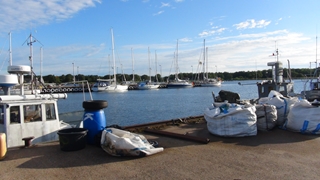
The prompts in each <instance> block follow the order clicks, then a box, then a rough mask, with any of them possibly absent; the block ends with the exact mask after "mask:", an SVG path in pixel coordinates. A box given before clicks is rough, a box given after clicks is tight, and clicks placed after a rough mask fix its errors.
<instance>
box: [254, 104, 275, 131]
mask: <svg viewBox="0 0 320 180" xmlns="http://www.w3.org/2000/svg"><path fill="white" fill-rule="evenodd" d="M256 115H257V128H258V130H260V131H267V130H270V129H273V128H274V127H275V126H276V125H277V109H276V106H274V105H267V104H263V105H261V104H258V105H256Z"/></svg>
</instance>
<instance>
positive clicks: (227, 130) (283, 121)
mask: <svg viewBox="0 0 320 180" xmlns="http://www.w3.org/2000/svg"><path fill="white" fill-rule="evenodd" d="M204 117H205V119H206V121H207V127H208V130H209V132H210V133H212V134H214V135H218V136H227V137H243V136H255V135H257V131H258V130H260V131H268V130H271V129H273V128H274V127H276V126H278V127H281V128H283V129H287V130H291V131H294V132H301V133H306V134H320V109H319V107H316V106H313V105H312V104H311V103H310V102H308V101H307V100H304V99H299V98H297V97H289V98H288V97H284V96H282V95H281V94H280V93H278V92H276V91H271V92H270V94H269V96H268V97H265V98H261V99H259V102H258V104H256V105H251V104H246V105H239V104H230V103H228V102H224V103H214V104H213V106H211V107H209V108H207V109H206V110H205V112H204Z"/></svg>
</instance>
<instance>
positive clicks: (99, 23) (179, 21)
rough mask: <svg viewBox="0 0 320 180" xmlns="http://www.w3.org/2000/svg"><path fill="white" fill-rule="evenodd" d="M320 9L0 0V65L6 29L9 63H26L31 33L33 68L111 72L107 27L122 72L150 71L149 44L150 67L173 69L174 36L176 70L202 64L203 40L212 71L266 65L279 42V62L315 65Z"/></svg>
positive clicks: (187, 1) (236, 3)
mask: <svg viewBox="0 0 320 180" xmlns="http://www.w3.org/2000/svg"><path fill="white" fill-rule="evenodd" d="M319 9H320V1H319V0H304V1H301V0H259V1H258V0H233V1H232V0H166V1H161V0H109V1H106V0H55V1H47V0H10V1H7V0H0V19H1V21H0V61H1V69H0V73H1V74H6V73H7V72H6V71H7V66H8V65H9V51H8V50H9V36H8V33H9V32H10V31H11V33H12V38H11V42H12V62H13V64H14V65H30V61H29V59H28V57H29V55H30V47H29V46H28V45H27V43H25V41H26V40H27V38H28V36H29V35H30V34H32V36H33V37H34V38H36V39H37V40H38V42H35V43H33V46H32V47H33V68H34V71H35V73H36V74H38V75H39V74H40V73H42V75H49V74H52V75H58V76H60V75H62V74H73V72H75V74H77V73H80V74H84V75H100V76H102V75H106V74H109V71H110V69H111V66H112V62H111V65H110V66H109V62H110V60H111V61H112V58H111V55H112V50H111V49H112V47H111V33H110V29H111V28H112V29H113V33H114V41H115V59H116V67H117V70H118V72H119V73H121V72H122V71H123V72H124V73H126V74H132V69H134V72H135V74H139V75H143V74H147V75H148V74H149V61H148V48H149V49H150V61H151V71H152V72H151V73H152V74H155V71H157V73H161V74H162V76H167V75H169V74H173V73H174V71H175V70H174V67H173V61H174V52H175V51H176V45H177V40H178V41H179V43H178V44H179V51H178V52H179V53H178V57H179V58H178V62H179V70H180V72H193V73H196V72H198V71H199V69H198V68H199V67H198V65H199V61H202V60H203V47H204V45H203V42H204V40H205V42H206V44H205V45H206V47H207V48H208V65H209V67H208V70H209V72H215V71H218V72H235V71H255V70H263V69H268V68H269V67H267V63H268V62H271V61H275V60H276V59H275V57H272V56H271V55H272V53H274V52H275V49H276V48H278V49H279V54H280V56H279V60H280V61H282V62H283V64H284V67H288V64H287V60H288V59H289V60H290V66H291V68H309V67H310V65H311V67H315V63H314V62H315V61H316V54H317V53H316V44H317V43H316V36H317V35H319V32H320V22H319V21H320V20H319V17H320V11H319ZM319 43H320V42H319ZM41 47H42V59H43V61H42V68H41V67H40V61H41V58H40V57H41V55H40V54H41V52H40V48H41ZM131 49H132V50H133V51H132V52H133V53H132V52H131ZM132 57H133V58H132ZM132 59H134V61H133V60H132ZM318 59H319V58H318ZM133 62H134V63H133ZM310 62H312V63H310ZM72 63H74V65H73V64H72ZM133 64H134V65H133ZM40 70H41V71H42V72H40Z"/></svg>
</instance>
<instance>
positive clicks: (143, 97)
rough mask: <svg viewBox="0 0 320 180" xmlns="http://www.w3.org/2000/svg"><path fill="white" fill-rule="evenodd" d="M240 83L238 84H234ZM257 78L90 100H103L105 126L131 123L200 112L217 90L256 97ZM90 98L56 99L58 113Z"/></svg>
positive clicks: (111, 94) (102, 94) (74, 95)
mask: <svg viewBox="0 0 320 180" xmlns="http://www.w3.org/2000/svg"><path fill="white" fill-rule="evenodd" d="M238 82H241V84H243V85H242V86H241V85H238ZM256 82H257V81H228V82H224V83H223V84H222V86H221V87H195V88H183V89H157V90H129V91H127V92H92V97H93V99H94V100H106V101H107V102H108V107H107V108H105V110H104V111H105V115H106V119H107V125H113V124H117V125H120V126H128V125H134V124H141V123H148V122H155V121H163V120H170V119H176V118H183V117H188V116H198V115H203V112H204V110H205V108H207V107H208V106H210V105H211V104H212V102H213V98H212V92H214V93H215V95H218V93H219V91H220V90H227V91H232V92H237V93H239V94H240V97H241V99H253V98H257V96H258V91H257V86H256V84H255V83H256ZM294 83H295V85H294V89H295V92H296V93H300V92H301V91H302V90H303V82H302V81H301V80H295V81H294ZM84 100H90V96H89V93H86V94H85V95H84V94H82V93H69V94H68V98H67V99H65V100H63V99H61V100H58V106H59V113H65V112H72V111H79V110H83V108H82V102H83V101H84Z"/></svg>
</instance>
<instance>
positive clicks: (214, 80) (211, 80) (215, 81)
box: [200, 40, 221, 87]
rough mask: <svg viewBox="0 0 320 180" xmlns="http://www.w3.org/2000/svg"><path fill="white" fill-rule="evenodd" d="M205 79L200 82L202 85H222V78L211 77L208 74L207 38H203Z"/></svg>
mask: <svg viewBox="0 0 320 180" xmlns="http://www.w3.org/2000/svg"><path fill="white" fill-rule="evenodd" d="M202 65H203V81H201V82H200V86H202V87H214V86H221V79H220V78H209V76H208V67H209V63H208V48H206V45H205V40H203V63H202Z"/></svg>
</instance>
